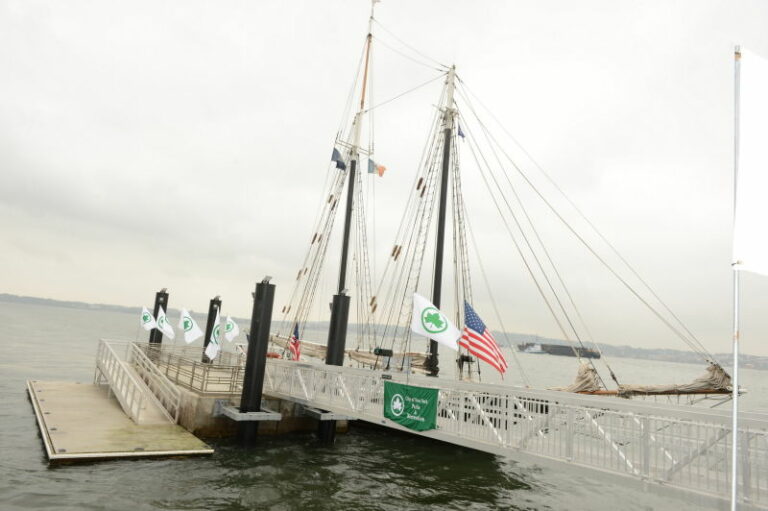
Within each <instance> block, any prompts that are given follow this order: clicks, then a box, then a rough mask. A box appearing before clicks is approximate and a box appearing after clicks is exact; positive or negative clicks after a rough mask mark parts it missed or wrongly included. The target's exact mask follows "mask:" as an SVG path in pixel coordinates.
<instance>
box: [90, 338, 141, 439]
mask: <svg viewBox="0 0 768 511" xmlns="http://www.w3.org/2000/svg"><path fill="white" fill-rule="evenodd" d="M101 378H104V379H105V380H106V382H107V383H108V384H109V388H110V390H111V392H112V393H113V394H114V396H115V397H116V398H117V401H118V402H119V403H120V406H121V407H122V408H123V411H125V413H126V414H127V415H128V417H130V418H131V419H132V420H133V421H134V422H135V423H136V424H141V423H142V418H143V417H142V415H143V413H144V412H145V410H146V401H147V395H146V392H145V390H144V386H142V385H141V384H140V383H139V382H138V381H137V380H136V378H134V376H133V375H132V374H131V373H130V371H129V370H128V368H127V367H126V365H125V362H123V360H121V358H120V357H119V356H118V355H117V353H116V352H115V349H114V348H113V346H111V345H110V344H108V343H106V342H105V341H103V340H102V341H99V346H98V348H97V349H96V376H95V377H94V380H95V381H96V383H99V381H100V379H101Z"/></svg>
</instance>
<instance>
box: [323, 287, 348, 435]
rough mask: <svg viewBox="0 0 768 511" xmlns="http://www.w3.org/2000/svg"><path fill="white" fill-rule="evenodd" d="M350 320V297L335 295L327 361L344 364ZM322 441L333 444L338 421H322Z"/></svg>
mask: <svg viewBox="0 0 768 511" xmlns="http://www.w3.org/2000/svg"><path fill="white" fill-rule="evenodd" d="M348 320H349V297H348V296H347V295H345V294H344V292H343V291H342V292H341V293H339V294H337V295H334V296H333V304H332V306H331V325H330V329H329V330H328V346H327V348H326V352H325V363H326V364H327V365H332V366H340V365H343V364H344V347H345V345H346V342H347V322H348ZM317 436H318V437H319V438H320V441H321V442H323V443H327V444H332V443H333V442H334V441H335V440H336V421H320V425H319V426H318V428H317Z"/></svg>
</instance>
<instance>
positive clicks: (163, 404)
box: [94, 339, 181, 424]
mask: <svg viewBox="0 0 768 511" xmlns="http://www.w3.org/2000/svg"><path fill="white" fill-rule="evenodd" d="M94 383H97V384H99V383H107V384H108V385H109V388H110V390H111V392H112V393H114V395H115V397H116V398H117V400H118V401H119V402H120V405H121V406H122V407H123V410H124V411H125V413H126V414H127V415H128V416H129V417H130V418H131V419H133V421H134V422H136V424H165V423H171V424H176V422H177V421H178V417H179V406H180V401H181V392H180V391H179V389H178V388H177V387H176V386H175V385H174V384H172V383H171V382H170V381H169V380H168V378H166V376H165V375H164V374H163V373H162V372H160V371H159V370H158V368H157V367H156V366H155V364H154V363H153V362H152V360H150V358H149V357H148V356H147V354H146V353H144V351H142V350H141V349H139V347H138V346H137V345H136V344H135V343H127V342H120V341H110V340H104V339H102V340H101V341H99V347H98V349H97V352H96V374H95V376H94Z"/></svg>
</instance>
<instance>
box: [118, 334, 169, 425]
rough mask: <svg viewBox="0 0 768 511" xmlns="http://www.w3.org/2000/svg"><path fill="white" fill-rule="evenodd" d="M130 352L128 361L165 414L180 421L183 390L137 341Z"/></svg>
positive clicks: (132, 344) (130, 348) (131, 345)
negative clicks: (167, 376) (164, 372)
mask: <svg viewBox="0 0 768 511" xmlns="http://www.w3.org/2000/svg"><path fill="white" fill-rule="evenodd" d="M150 349H151V348H150ZM128 353H129V355H128V363H130V364H131V365H132V366H133V367H134V368H135V369H136V371H137V372H138V373H139V375H140V376H141V377H142V380H143V381H144V383H145V384H146V385H147V387H148V388H149V390H150V391H151V392H152V394H153V395H154V396H155V398H156V399H157V400H158V402H159V403H160V405H162V410H163V412H165V415H166V416H167V417H168V419H169V420H170V421H171V422H174V423H175V422H178V420H179V409H180V408H181V390H179V388H178V387H176V385H174V384H173V383H171V381H170V380H169V379H168V378H166V376H165V374H163V372H162V371H160V369H159V368H158V367H157V366H156V365H155V363H154V362H152V360H150V358H149V357H148V356H147V355H146V354H145V353H144V351H143V350H142V349H141V348H139V347H138V346H137V345H136V344H135V343H131V344H130V346H129V348H128Z"/></svg>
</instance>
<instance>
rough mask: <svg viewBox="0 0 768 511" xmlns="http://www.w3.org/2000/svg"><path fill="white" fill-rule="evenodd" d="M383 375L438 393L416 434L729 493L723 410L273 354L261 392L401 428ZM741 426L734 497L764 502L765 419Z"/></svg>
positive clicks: (750, 418)
mask: <svg viewBox="0 0 768 511" xmlns="http://www.w3.org/2000/svg"><path fill="white" fill-rule="evenodd" d="M386 381H395V382H398V383H409V384H411V385H418V386H423V387H431V388H438V389H439V404H438V412H437V429H435V430H433V431H427V432H424V433H416V434H421V435H423V436H427V437H432V438H436V439H440V440H444V441H447V442H451V443H454V444H458V445H464V446H467V447H472V448H475V449H480V450H484V451H487V452H491V453H495V454H503V455H508V456H511V457H516V458H521V457H522V458H526V459H528V460H531V461H533V462H539V461H546V462H555V461H556V462H563V463H567V464H569V465H571V466H573V467H576V468H580V467H584V468H591V469H595V470H597V471H600V472H603V473H611V474H614V475H619V476H623V477H625V478H632V479H635V480H636V481H640V482H642V483H643V484H645V483H648V482H651V483H659V484H661V485H662V486H663V487H665V488H672V489H677V490H683V491H693V492H696V493H698V494H702V495H707V496H711V497H715V498H719V499H727V498H728V497H729V495H730V474H731V470H730V450H731V442H732V440H733V435H732V434H731V433H732V431H731V418H730V413H729V412H728V411H725V410H711V409H704V408H696V407H676V406H672V405H666V404H652V403H651V404H649V403H638V402H635V401H632V400H624V399H619V398H610V397H598V396H582V395H578V394H570V393H564V392H558V391H548V390H534V389H526V388H519V387H511V386H502V385H492V384H481V383H472V382H463V381H453V380H449V379H445V380H443V379H434V378H427V377H424V376H418V375H404V374H398V373H391V374H385V373H382V372H374V371H370V370H364V369H357V368H350V367H337V366H326V365H321V364H309V363H301V362H292V361H286V360H278V359H269V360H267V373H266V377H265V383H264V392H265V393H268V394H270V395H273V396H275V397H278V398H283V399H288V400H291V401H295V402H298V403H302V404H305V405H308V406H312V407H316V408H322V409H326V410H329V411H333V412H335V413H339V414H343V415H347V416H349V417H356V418H358V419H361V420H366V421H370V422H374V423H376V424H381V425H385V426H388V427H392V428H395V429H403V428H402V427H401V426H399V425H397V424H395V423H393V422H391V421H389V420H387V419H385V418H384V415H383V409H384V403H383V396H384V384H385V382H386ZM740 424H741V427H740V429H739V433H738V434H739V435H740V437H739V444H740V456H739V463H740V464H741V466H740V470H739V473H740V474H741V477H740V480H739V481H738V484H739V494H740V495H742V496H743V498H744V499H746V500H745V501H748V502H751V503H753V504H759V505H768V420H767V419H766V417H765V416H764V415H762V414H757V413H744V414H742V415H741V418H740ZM409 431H410V430H409Z"/></svg>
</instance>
